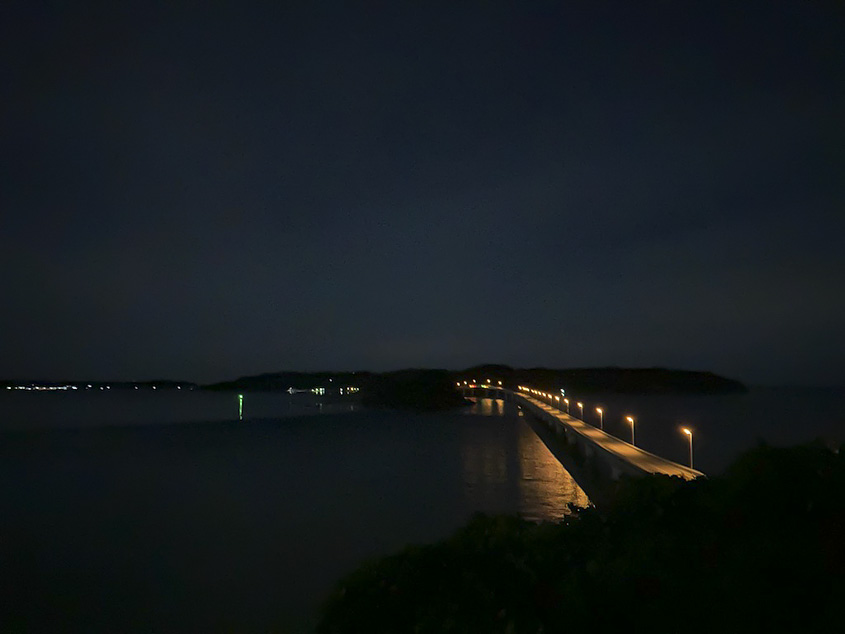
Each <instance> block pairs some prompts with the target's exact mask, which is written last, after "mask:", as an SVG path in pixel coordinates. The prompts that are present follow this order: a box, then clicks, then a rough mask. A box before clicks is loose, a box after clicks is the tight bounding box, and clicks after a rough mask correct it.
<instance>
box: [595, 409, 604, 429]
mask: <svg viewBox="0 0 845 634" xmlns="http://www.w3.org/2000/svg"><path fill="white" fill-rule="evenodd" d="M596 412H598V415H599V427H601V429H604V410H603V409H602V408H601V407H597V408H596Z"/></svg>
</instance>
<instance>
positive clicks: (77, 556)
mask: <svg viewBox="0 0 845 634" xmlns="http://www.w3.org/2000/svg"><path fill="white" fill-rule="evenodd" d="M0 408H2V409H0V411H2V412H3V414H2V415H1V416H0V418H2V421H3V422H2V428H3V429H4V430H5V431H2V432H0V483H2V487H0V518H1V519H0V597H2V599H0V601H2V602H3V603H2V612H0V617H1V618H2V622H0V631H3V632H9V631H84V632H106V631H108V632H116V631H120V632H128V631H138V632H140V631H144V632H150V631H157V632H158V631H161V632H171V631H185V632H195V631H239V632H267V631H282V632H287V631H304V630H307V629H308V627H309V625H310V624H311V623H313V619H314V614H315V607H316V605H317V603H318V601H319V600H320V599H321V598H322V597H323V596H325V594H326V593H327V592H328V591H329V589H330V588H331V586H332V584H333V583H334V581H335V580H336V579H337V578H338V577H340V576H341V575H342V574H344V573H346V572H348V571H350V570H351V569H353V568H354V567H355V566H356V565H357V564H359V563H360V562H361V561H362V560H364V559H365V558H368V557H373V556H378V555H381V554H386V553H388V552H392V551H394V550H396V549H398V548H401V547H402V546H404V545H405V544H407V543H413V542H426V541H431V540H435V539H438V538H441V537H444V536H446V535H448V534H449V533H451V532H452V531H453V530H455V529H456V528H457V527H459V526H460V525H462V524H463V523H464V522H465V521H466V520H467V519H468V518H469V516H470V515H471V514H472V513H473V512H475V511H488V512H521V513H523V514H524V515H525V516H527V517H529V518H532V519H538V520H539V519H556V518H559V517H560V516H561V515H562V514H563V513H564V512H565V510H566V505H567V503H568V502H576V503H580V504H582V505H583V504H586V503H587V499H586V497H585V495H584V493H583V492H582V491H581V490H580V489H579V488H578V487H577V485H576V484H575V483H574V481H573V480H572V479H571V477H569V475H568V474H567V473H566V472H565V471H564V470H563V468H562V467H561V466H560V465H559V464H558V463H557V461H555V459H554V458H553V457H552V456H551V454H550V453H549V452H548V450H547V449H546V448H545V446H544V445H543V444H542V442H540V441H539V439H538V438H537V437H536V436H535V435H534V433H533V432H532V431H531V429H530V428H529V427H528V426H527V425H526V424H525V422H524V420H523V419H522V418H520V415H519V412H517V411H516V410H515V409H511V408H510V407H506V406H504V405H503V404H502V403H501V402H499V401H490V400H482V401H480V402H479V403H478V404H477V405H476V406H475V407H474V408H472V410H471V411H469V410H468V411H466V412H456V413H448V414H435V415H409V414H396V413H382V412H370V411H362V410H360V408H359V407H358V406H357V405H356V404H355V403H354V402H349V401H339V402H333V403H332V402H328V403H326V404H324V405H323V406H322V407H321V406H319V405H317V403H315V401H314V398H313V397H311V396H310V395H301V396H296V397H289V396H287V395H284V396H281V395H266V396H261V397H256V396H252V395H248V396H247V402H246V408H245V414H246V415H247V416H249V415H250V414H251V415H253V416H255V417H260V418H252V419H248V420H246V421H244V422H238V421H236V420H232V418H233V416H236V415H237V405H236V402H235V401H234V400H233V397H232V395H231V394H204V393H193V394H192V393H188V394H181V393H179V394H177V393H169V394H150V393H147V394H132V393H129V394H126V393H123V394H120V393H114V394H79V393H76V394H73V393H47V394H44V393H40V394H35V393H12V394H8V395H0ZM303 412H309V413H319V412H322V414H321V415H312V416H306V415H303ZM161 422H168V423H172V424H166V425H163V424H155V423H161ZM104 425H105V426H104Z"/></svg>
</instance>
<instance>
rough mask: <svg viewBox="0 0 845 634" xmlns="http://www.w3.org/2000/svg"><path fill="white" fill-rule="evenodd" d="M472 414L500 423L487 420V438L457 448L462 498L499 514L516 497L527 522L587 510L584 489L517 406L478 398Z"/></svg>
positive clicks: (475, 438) (470, 439)
mask: <svg viewBox="0 0 845 634" xmlns="http://www.w3.org/2000/svg"><path fill="white" fill-rule="evenodd" d="M470 413H472V414H476V415H477V414H481V415H483V416H489V417H491V418H493V419H500V420H495V421H494V420H491V429H490V433H486V434H473V435H472V436H471V437H467V438H465V439H464V442H463V443H462V445H461V458H462V465H463V484H464V494H465V495H466V497H467V499H471V500H473V503H474V504H475V505H476V506H478V507H481V509H482V510H485V511H489V512H497V511H503V510H505V509H504V508H503V505H502V502H503V501H504V500H513V499H514V498H516V499H517V505H518V511H519V513H520V514H521V515H522V516H523V517H525V518H526V519H529V520H532V521H551V520H558V519H560V518H561V517H562V516H564V515H566V514H568V513H569V512H570V511H569V506H568V505H569V504H570V503H571V504H574V505H576V506H581V507H586V506H588V505H589V503H590V501H589V498H588V497H587V494H586V493H584V490H583V489H582V488H581V487H580V486H578V483H576V482H575V480H574V479H573V477H572V476H571V475H570V474H569V472H567V471H566V469H564V468H563V466H561V464H560V463H559V462H558V461H557V459H556V458H555V457H554V456H553V455H552V454H551V452H550V451H549V450H548V448H547V447H546V446H545V445H544V444H543V441H542V440H540V438H538V437H537V435H536V434H535V433H534V432H533V431H532V430H531V428H530V427H529V426H528V424H527V423H526V422H525V421H524V419H522V418H519V417H518V416H517V413H518V414H521V412H518V410H517V409H516V408H515V407H513V406H511V405H506V404H505V402H504V401H501V400H494V399H489V398H482V399H477V400H476V403H475V405H474V406H473V407H472V409H471V411H470ZM501 423H504V424H501ZM508 423H510V424H508ZM494 425H495V426H496V427H495V428H493V426H494ZM514 489H515V490H514ZM511 504H512V502H511Z"/></svg>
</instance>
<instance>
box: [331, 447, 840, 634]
mask: <svg viewBox="0 0 845 634" xmlns="http://www.w3.org/2000/svg"><path fill="white" fill-rule="evenodd" d="M843 596H845V452H838V453H834V452H832V451H830V450H828V449H826V448H824V447H822V446H801V447H795V448H790V449H774V448H768V447H760V448H758V449H755V450H753V451H751V452H749V453H747V454H746V455H744V456H743V457H742V458H741V459H740V460H738V461H737V462H736V463H735V464H734V465H733V466H732V467H731V469H730V470H729V471H728V472H727V473H726V474H725V475H724V476H722V477H719V478H713V479H699V480H696V481H694V482H688V483H684V482H683V481H681V480H679V479H676V478H668V477H656V476H655V477H649V478H642V479H639V480H630V481H626V482H624V483H623V485H622V486H621V487H620V489H619V492H618V494H617V496H616V498H615V500H614V502H613V504H612V505H611V506H609V507H608V508H607V509H603V510H602V511H601V512H599V511H597V510H596V509H588V510H581V511H579V512H578V513H577V514H576V515H575V516H573V517H572V518H570V519H567V520H565V521H564V522H562V523H560V524H550V523H547V524H539V525H537V524H533V523H530V522H527V521H525V520H522V519H520V518H518V517H513V516H497V517H487V516H483V515H480V516H477V517H475V518H474V519H473V520H472V521H471V522H470V523H469V524H468V525H467V526H465V527H464V528H462V529H461V530H459V531H458V532H457V533H456V534H455V535H453V536H452V537H451V538H449V539H447V540H445V541H443V542H440V543H437V544H434V545H429V546H414V547H409V548H407V549H405V550H404V551H402V552H400V553H398V554H395V555H392V556H389V557H385V558H383V559H379V560H376V561H373V562H371V563H369V564H366V565H364V566H362V567H361V568H360V569H358V570H357V571H355V572H354V573H352V574H351V575H349V576H348V577H347V578H345V579H343V580H342V581H341V582H340V583H339V584H338V586H337V588H336V589H335V591H334V592H333V594H332V595H331V596H330V597H329V599H328V600H327V601H326V603H325V605H324V607H323V611H322V616H321V622H320V625H319V628H318V631H319V632H321V633H325V634H327V633H345V632H514V633H518V632H532V633H535V632H564V631H570V632H596V631H599V632H607V631H621V630H622V629H623V628H625V629H628V630H630V629H632V628H633V629H645V628H648V629H649V630H651V631H654V632H676V631H686V632H689V631H694V632H718V631H722V632H725V631H727V632H733V631H742V632H758V631H770V632H771V631H776V632H779V631H804V632H807V631H818V630H822V629H828V628H834V629H828V631H839V630H840V628H841V627H842V614H841V611H840V610H839V605H840V601H841V599H842V597H843Z"/></svg>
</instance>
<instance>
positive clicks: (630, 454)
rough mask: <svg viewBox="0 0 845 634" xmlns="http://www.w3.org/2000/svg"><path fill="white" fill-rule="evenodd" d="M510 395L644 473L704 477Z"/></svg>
mask: <svg viewBox="0 0 845 634" xmlns="http://www.w3.org/2000/svg"><path fill="white" fill-rule="evenodd" d="M513 394H515V395H517V396H519V397H521V398H522V399H524V400H526V401H528V402H529V403H531V404H532V405H533V406H535V407H537V408H538V409H541V410H543V411H544V412H545V413H546V414H548V415H549V416H551V417H553V418H556V419H557V420H558V421H560V422H561V423H563V424H564V425H566V426H567V427H569V428H570V429H572V430H573V431H574V432H575V433H577V434H580V435H582V436H584V437H585V438H588V439H589V440H590V441H591V442H592V443H593V444H595V445H597V446H598V447H601V448H602V449H604V450H605V451H607V452H609V453H612V454H614V455H616V456H618V457H619V458H621V459H623V460H625V461H627V462H629V463H631V464H632V465H634V466H635V467H638V468H639V469H642V470H643V471H645V472H647V473H663V474H666V475H670V476H680V477H682V478H685V479H687V480H693V479H695V478H698V477H700V476H703V475H704V474H703V473H702V472H701V471H696V470H695V469H690V468H689V467H685V466H684V465H681V464H678V463H677V462H672V461H671V460H666V459H665V458H661V457H660V456H655V455H654V454H653V453H649V452H648V451H645V450H643V449H640V448H639V447H635V446H634V445H632V444H631V443H627V442H625V441H624V440H620V439H619V438H617V437H616V436H611V435H610V434H608V433H606V432H604V431H602V430H601V429H599V428H598V427H593V426H592V425H589V424H587V423H585V422H584V421H582V420H579V419H577V418H575V417H573V416H570V415H569V414H567V413H566V412H562V411H560V410H558V409H557V408H555V407H552V406H551V405H549V404H548V403H544V402H543V401H541V400H538V399H536V398H534V397H532V396H527V395H525V394H521V393H519V392H513Z"/></svg>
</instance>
